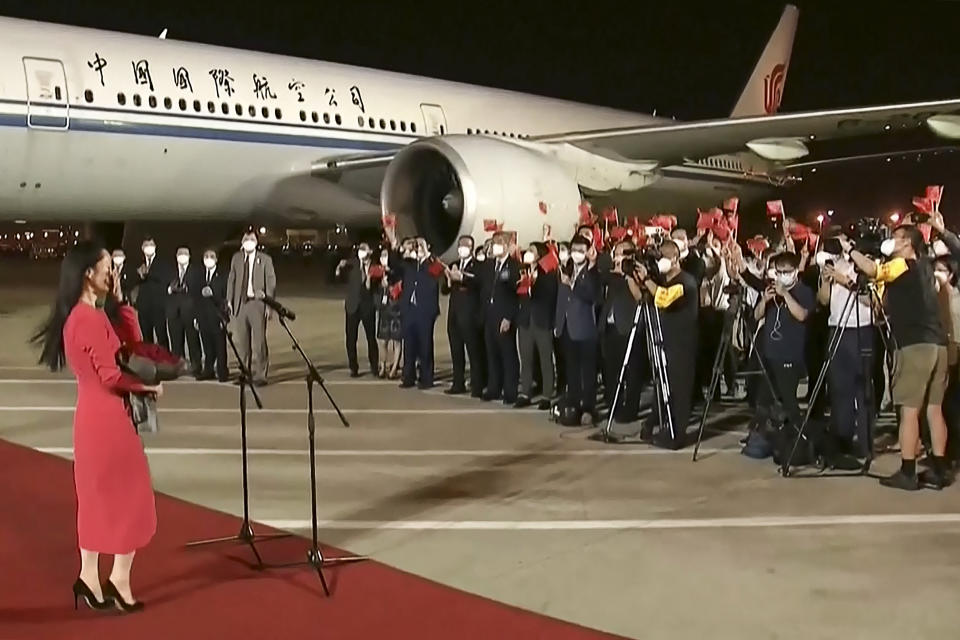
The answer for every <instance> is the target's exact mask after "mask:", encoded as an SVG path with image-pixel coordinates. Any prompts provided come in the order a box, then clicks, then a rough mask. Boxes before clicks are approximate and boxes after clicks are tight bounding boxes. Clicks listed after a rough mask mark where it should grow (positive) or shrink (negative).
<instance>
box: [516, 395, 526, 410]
mask: <svg viewBox="0 0 960 640" xmlns="http://www.w3.org/2000/svg"><path fill="white" fill-rule="evenodd" d="M529 406H530V398H528V397H527V396H520V397H519V398H517V401H516V402H514V403H513V408H514V409H523V408H525V407H529Z"/></svg>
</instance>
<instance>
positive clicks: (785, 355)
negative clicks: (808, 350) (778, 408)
mask: <svg viewBox="0 0 960 640" xmlns="http://www.w3.org/2000/svg"><path fill="white" fill-rule="evenodd" d="M772 263H773V269H774V274H773V276H774V277H773V281H772V282H768V284H767V286H766V289H765V290H764V292H763V295H762V296H761V297H760V300H759V302H757V306H756V307H755V308H754V314H753V317H754V319H755V320H756V321H757V322H759V321H760V320H763V329H762V331H763V339H762V347H761V348H762V352H763V353H762V357H763V358H764V361H765V362H766V365H767V371H768V373H769V374H770V380H771V382H772V383H773V386H774V389H775V391H776V393H777V395H778V396H779V400H780V402H781V403H782V404H783V408H784V411H785V413H786V419H787V420H788V421H789V422H790V425H791V426H792V427H793V429H799V428H800V424H801V423H802V422H803V418H802V415H801V413H800V405H799V404H798V403H797V389H798V387H799V386H800V379H801V378H802V377H803V376H804V375H806V357H805V345H806V327H805V324H804V323H805V322H806V321H807V317H808V316H809V315H810V313H812V312H813V308H814V305H815V304H816V303H815V302H814V296H813V291H811V290H810V288H809V287H808V286H806V285H805V284H803V283H802V282H800V280H799V266H800V259H799V257H798V256H797V255H796V254H794V253H789V252H784V253H780V254H778V255H777V256H775V257H774V258H773V261H772ZM773 404H774V399H773V398H772V397H771V396H770V386H769V385H766V384H763V383H761V384H760V387H759V395H758V399H757V413H758V418H759V419H760V421H761V422H762V421H763V420H764V419H765V418H766V417H767V416H768V415H769V413H768V412H769V411H770V410H771V408H772V405H773Z"/></svg>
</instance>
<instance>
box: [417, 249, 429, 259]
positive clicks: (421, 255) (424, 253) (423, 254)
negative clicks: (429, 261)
mask: <svg viewBox="0 0 960 640" xmlns="http://www.w3.org/2000/svg"><path fill="white" fill-rule="evenodd" d="M417 257H418V258H420V259H421V260H423V259H424V258H426V257H427V250H426V249H424V248H423V247H418V248H417Z"/></svg>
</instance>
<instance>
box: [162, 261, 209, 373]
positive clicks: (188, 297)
mask: <svg viewBox="0 0 960 640" xmlns="http://www.w3.org/2000/svg"><path fill="white" fill-rule="evenodd" d="M173 273H174V276H173V278H172V279H171V280H170V284H169V285H167V326H168V327H169V329H170V347H171V350H172V351H173V353H175V354H176V355H178V356H180V357H181V358H185V357H187V356H188V355H189V359H190V364H191V369H192V371H193V375H194V376H195V377H199V376H200V368H201V366H202V364H203V363H202V358H201V354H200V336H199V334H198V333H197V327H196V318H197V316H196V310H195V308H194V299H193V297H192V294H193V291H192V289H193V283H192V281H193V279H194V277H195V276H194V268H193V265H192V264H190V248H189V247H186V246H179V247H177V264H176V266H175V267H174V272H173ZM188 352H189V353H188Z"/></svg>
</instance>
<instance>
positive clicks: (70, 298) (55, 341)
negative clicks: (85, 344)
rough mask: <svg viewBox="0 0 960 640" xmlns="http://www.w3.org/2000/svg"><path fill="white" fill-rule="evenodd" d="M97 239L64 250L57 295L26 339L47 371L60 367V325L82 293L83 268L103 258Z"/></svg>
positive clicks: (92, 266)
mask: <svg viewBox="0 0 960 640" xmlns="http://www.w3.org/2000/svg"><path fill="white" fill-rule="evenodd" d="M103 252H104V247H103V244H102V243H101V242H98V241H95V240H94V241H90V240H84V241H82V242H78V243H77V244H76V245H74V246H73V248H71V249H70V251H68V252H67V255H66V257H64V259H63V262H62V263H61V265H60V284H59V286H58V288H57V297H56V299H55V300H54V302H53V306H52V307H51V308H50V316H49V317H48V318H47V321H46V322H45V323H44V324H43V326H42V327H40V328H39V329H38V330H37V332H36V333H35V334H34V335H33V337H32V338H31V339H30V342H32V343H33V344H39V345H40V347H41V353H40V364H42V365H45V366H47V367H48V368H49V369H50V370H51V371H59V370H60V369H62V368H63V365H64V364H65V361H66V358H65V357H64V353H63V325H64V324H65V323H66V322H67V316H69V315H70V312H71V311H72V310H73V307H74V306H75V305H76V304H77V302H78V301H79V300H80V296H81V294H83V282H84V278H85V276H86V273H87V269H93V268H94V267H95V266H96V264H97V263H98V262H99V261H100V259H101V258H102V257H103Z"/></svg>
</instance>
